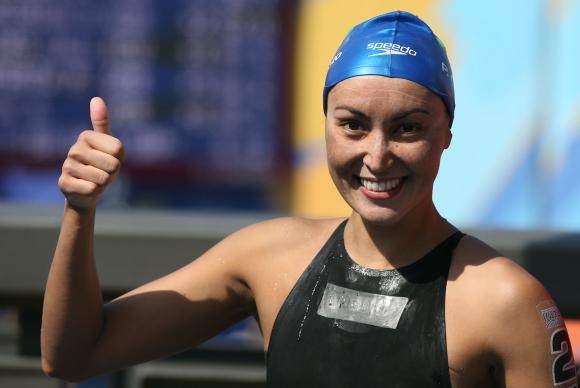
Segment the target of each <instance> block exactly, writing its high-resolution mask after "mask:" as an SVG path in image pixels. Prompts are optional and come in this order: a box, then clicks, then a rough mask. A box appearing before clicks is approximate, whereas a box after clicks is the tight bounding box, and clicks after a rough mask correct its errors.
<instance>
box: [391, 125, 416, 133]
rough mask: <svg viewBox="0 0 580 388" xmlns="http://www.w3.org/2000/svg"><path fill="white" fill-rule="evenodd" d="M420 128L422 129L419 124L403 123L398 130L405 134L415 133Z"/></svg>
mask: <svg viewBox="0 0 580 388" xmlns="http://www.w3.org/2000/svg"><path fill="white" fill-rule="evenodd" d="M419 130H421V128H420V127H419V126H418V125H417V124H402V125H400V126H399V128H398V129H397V131H398V132H399V133H403V134H406V133H415V132H418V131H419Z"/></svg>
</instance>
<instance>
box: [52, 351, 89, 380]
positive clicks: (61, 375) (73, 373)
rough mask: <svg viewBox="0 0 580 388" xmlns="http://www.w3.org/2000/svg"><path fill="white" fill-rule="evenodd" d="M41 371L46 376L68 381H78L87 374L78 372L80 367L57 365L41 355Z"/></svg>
mask: <svg viewBox="0 0 580 388" xmlns="http://www.w3.org/2000/svg"><path fill="white" fill-rule="evenodd" d="M41 368H42V372H43V373H44V374H45V375H47V376H48V377H52V378H55V379H59V380H64V381H66V382H69V383H78V382H80V381H82V380H84V379H86V378H87V377H88V376H83V374H82V373H79V372H80V368H75V367H70V366H68V367H67V366H64V365H59V364H58V363H55V362H53V361H50V360H48V359H46V358H45V357H42V359H41Z"/></svg>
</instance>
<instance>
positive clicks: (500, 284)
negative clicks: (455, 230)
mask: <svg viewBox="0 0 580 388" xmlns="http://www.w3.org/2000/svg"><path fill="white" fill-rule="evenodd" d="M449 278H450V280H451V281H457V282H458V283H461V284H462V285H463V286H465V287H469V288H472V289H474V291H476V292H477V294H479V295H480V298H490V299H489V300H488V301H487V303H486V304H487V305H489V306H490V307H493V308H498V309H501V308H504V307H507V306H510V307H511V308H513V307H514V305H513V303H514V302H516V301H517V302H519V303H518V304H521V303H524V304H525V303H528V302H532V303H533V302H534V301H536V300H537V299H546V298H549V297H550V296H549V294H548V292H547V291H546V289H545V288H544V286H543V285H542V284H541V283H540V282H539V281H538V280H537V279H536V278H534V277H533V276H532V275H531V274H530V273H528V272H527V271H526V270H525V269H524V268H522V267H521V266H520V265H519V264H517V263H516V262H515V261H513V260H511V259H509V258H507V257H505V256H503V255H501V254H500V253H499V252H497V251H496V250H495V249H494V248H492V247H490V246H489V245H487V244H486V243H484V242H483V241H481V240H479V239H477V238H475V237H473V236H469V235H467V236H465V237H464V238H463V239H462V240H461V241H460V243H459V244H458V246H457V248H456V250H455V252H454V257H453V264H452V267H451V269H450V273H449Z"/></svg>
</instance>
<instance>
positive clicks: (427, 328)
mask: <svg viewBox="0 0 580 388" xmlns="http://www.w3.org/2000/svg"><path fill="white" fill-rule="evenodd" d="M307 266H308V263H302V265H300V266H296V265H295V266H287V267H278V270H277V271H275V272H271V273H270V274H269V276H265V277H263V278H262V279H260V280H259V281H257V282H256V287H255V301H256V305H257V310H258V316H259V320H260V323H261V328H262V333H263V336H264V349H265V350H266V351H267V350H268V349H269V346H270V343H271V338H272V331H273V328H274V324H275V322H276V318H277V317H278V315H279V314H280V312H281V311H282V310H284V308H285V304H287V303H288V298H289V296H290V294H291V293H292V292H293V288H294V287H295V285H296V283H297V282H298V280H299V278H300V277H301V276H302V274H303V273H304V271H305V269H306V267H307ZM387 283H389V284H391V285H393V284H394V283H396V281H395V280H394V279H391V280H386V279H384V281H383V284H387ZM447 283H449V282H447ZM327 284H328V283H324V284H319V286H320V287H324V289H325V290H326V288H327ZM331 284H332V283H331ZM331 290H332V289H331ZM425 290H426V292H432V291H433V289H432V288H429V287H427V288H425ZM444 290H446V293H445V294H444V295H443V298H444V300H445V303H444V304H442V308H443V310H442V314H443V320H442V322H440V323H439V324H442V325H443V326H441V327H442V328H443V330H444V334H443V335H442V337H441V338H443V341H444V342H443V343H441V342H437V341H433V338H434V337H436V336H437V330H434V328H433V324H428V323H421V322H416V324H411V325H409V324H407V325H406V328H405V329H404V330H406V331H407V332H406V334H404V335H401V337H400V338H401V340H400V341H399V342H396V343H398V345H397V346H399V347H404V346H405V341H407V340H406V338H418V336H417V335H415V334H414V333H413V332H422V333H423V334H425V333H426V332H429V333H428V334H427V335H426V336H425V335H423V337H422V338H423V339H422V340H420V341H419V342H413V341H410V342H409V344H408V346H411V347H412V348H413V349H416V350H417V352H419V353H421V354H425V353H428V354H430V355H431V356H432V357H434V356H435V353H436V352H437V351H441V350H445V351H446V356H447V367H448V368H449V378H450V380H451V386H452V387H454V388H455V387H480V386H481V387H490V386H494V384H493V379H494V378H493V370H492V368H491V366H490V362H489V359H488V358H487V356H486V355H485V354H484V353H483V352H482V351H481V349H482V345H481V339H480V338H481V335H480V333H478V332H477V327H475V326H473V325H472V324H471V322H468V321H467V320H465V319H464V317H465V314H460V313H458V311H464V310H465V308H464V307H465V306H461V305H458V303H459V304H461V303H464V302H463V301H462V300H461V298H459V297H458V296H457V294H461V293H462V291H461V289H457V288H454V287H453V286H451V287H448V286H447V284H446V287H444ZM319 291H320V293H321V294H322V295H323V296H324V291H323V290H322V289H321V290H319ZM334 295H335V296H336V295H337V294H336V293H335V294H334ZM351 296H352V295H351ZM309 297H313V295H312V293H311V291H309V292H307V293H306V294H303V295H301V296H300V298H299V299H303V300H298V302H299V303H300V302H302V308H301V311H302V312H305V311H306V310H309V312H314V313H316V314H318V309H319V301H315V302H313V301H312V300H311V301H310V305H308V302H307V300H308V298H309ZM326 299H327V300H328V299H331V298H328V297H327V298H326ZM335 300H336V299H335ZM344 300H346V301H347V302H348V303H351V307H352V308H353V309H355V310H356V309H357V303H358V307H359V308H360V306H361V305H362V304H364V298H363V300H362V302H361V299H360V298H359V299H357V298H350V299H349V295H346V299H344V298H343V301H344ZM349 301H350V302H349ZM305 303H306V304H305ZM419 307H420V306H419ZM302 317H304V315H302ZM339 318H340V317H339ZM415 318H417V316H415ZM324 319H331V320H332V317H331V318H324ZM363 319H364V318H363ZM419 319H420V316H419ZM284 320H286V318H285V319H284ZM332 322H333V324H334V325H335V326H340V327H338V328H339V329H341V330H345V331H346V334H347V336H350V337H352V338H356V335H357V334H356V333H355V332H356V331H357V329H356V328H357V327H360V325H356V324H352V323H349V322H346V323H343V324H341V323H340V322H341V320H340V319H335V320H332ZM337 322H338V323H337ZM278 324H279V322H278V323H277V325H278ZM296 325H299V323H297V324H296ZM364 326H365V325H363V327H364ZM372 330H373V331H377V332H380V331H382V330H392V329H389V328H382V329H377V328H374V327H373V328H372ZM349 331H350V333H349ZM293 334H294V335H296V336H297V335H298V333H297V332H295V333H293ZM300 335H301V336H302V333H300ZM441 344H443V346H445V348H444V349H441ZM346 346H347V348H348V346H352V345H348V344H347V345H346ZM343 347H344V344H342V345H341V348H343ZM371 348H372V349H373V350H372V351H375V352H377V351H379V352H380V349H379V350H377V349H376V348H373V347H372V346H371ZM348 349H351V350H352V348H348ZM444 356H445V354H444V353H441V355H439V356H438V357H444Z"/></svg>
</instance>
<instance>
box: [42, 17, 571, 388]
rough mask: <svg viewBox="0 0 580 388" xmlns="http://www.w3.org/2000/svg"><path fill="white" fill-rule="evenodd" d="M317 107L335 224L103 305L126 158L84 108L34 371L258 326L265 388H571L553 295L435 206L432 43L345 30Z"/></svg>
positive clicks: (387, 26) (235, 246) (231, 246)
mask: <svg viewBox="0 0 580 388" xmlns="http://www.w3.org/2000/svg"><path fill="white" fill-rule="evenodd" d="M379 42H380V43H381V44H380V45H379V44H378V43H379ZM370 43H372V44H370ZM411 50H412V51H411ZM323 104H324V111H325V113H326V114H327V116H326V141H327V150H328V166H329V170H330V174H331V176H332V178H333V180H334V183H335V185H336V187H337V188H338V191H339V192H340V194H341V195H342V197H343V198H344V200H345V201H346V202H347V203H348V204H349V205H350V207H351V209H352V214H351V215H350V216H349V217H348V218H347V219H316V220H313V219H304V218H299V217H287V218H280V219H274V220H270V221H265V222H262V223H258V224H254V225H251V226H249V227H246V228H244V229H242V230H240V231H238V232H236V233H234V234H232V235H230V236H229V237H227V238H225V239H224V240H222V241H221V242H219V243H218V244H217V245H216V246H214V247H213V248H211V249H210V250H208V251H207V252H206V253H204V254H203V255H202V256H201V257H199V258H198V259H196V260H194V261H192V262H191V263H190V264H188V265H186V266H185V267H183V268H181V269H179V270H177V271H175V272H174V273H171V274H169V275H166V276H164V277H161V278H160V279H157V280H155V281H153V282H150V283H148V284H145V285H143V286H141V287H139V288H137V289H135V290H133V291H130V292H129V293H127V294H125V295H122V296H120V297H118V298H117V299H115V300H113V301H111V302H110V303H107V304H106V305H103V302H102V299H101V294H100V290H99V282H98V276H97V272H96V269H95V268H96V266H95V262H94V257H93V227H94V219H95V212H96V202H97V199H98V197H99V195H100V194H101V193H102V191H103V190H104V189H105V188H106V186H107V185H108V184H109V183H110V182H111V181H112V180H113V179H114V178H115V176H116V175H117V173H118V171H119V168H120V165H121V160H122V159H123V156H124V153H123V146H122V144H121V142H120V141H119V140H118V139H116V138H115V137H113V134H112V132H111V129H110V125H109V120H108V113H107V107H106V106H105V104H104V102H103V101H102V100H101V99H99V98H95V99H93V100H92V101H91V105H90V112H91V119H92V122H93V128H94V131H85V132H83V133H82V134H81V135H80V136H79V139H78V141H77V143H76V144H75V145H73V147H72V148H71V150H70V152H69V154H68V156H67V159H66V160H65V162H64V165H63V173H62V176H61V178H60V180H59V185H60V188H61V190H62V192H63V193H64V195H65V197H66V206H65V210H64V216H63V221H62V226H61V233H60V236H59V241H58V245H57V248H56V252H55V255H54V259H53V263H52V267H51V270H50V274H49V279H48V282H47V287H46V292H45V305H44V312H43V330H42V351H43V367H44V369H45V371H46V372H47V373H49V374H51V375H55V376H61V377H64V378H66V379H71V380H78V379H82V378H84V377H86V376H90V375H94V374H98V373H101V372H103V371H108V370H113V369H117V368H121V367H124V366H127V365H132V364H135V363H138V362H142V361H145V360H149V359H153V358H158V357H162V356H165V355H168V354H172V353H175V352H178V351H181V350H183V349H186V348H188V347H192V346H195V345H197V344H199V343H201V342H203V341H205V340H206V339H208V338H210V337H211V336H213V335H215V334H217V333H218V332H220V331H221V330H223V329H225V328H226V327H228V326H230V325H232V324H233V323H235V322H237V321H239V320H241V319H242V318H244V317H246V316H248V315H254V316H255V317H256V319H258V320H259V323H260V327H261V329H262V334H263V337H264V350H265V351H266V352H267V356H268V357H267V364H268V384H269V386H271V387H277V388H280V387H299V386H307V387H348V388H353V387H374V386H392V387H454V388H458V387H469V388H478V387H530V386H541V387H548V386H558V387H575V386H577V385H576V384H577V383H576V378H575V369H574V364H573V355H572V352H571V345H570V341H569V339H568V336H567V332H566V328H565V324H564V321H563V320H562V319H561V317H560V313H559V311H558V308H557V307H556V305H555V303H554V302H553V300H552V299H551V297H550V295H549V294H548V292H547V291H546V290H545V289H544V287H543V286H542V285H541V284H540V283H539V282H538V281H537V280H536V279H534V278H533V277H532V276H530V275H529V274H528V273H526V272H525V271H524V270H523V269H522V268H520V267H519V266H517V265H516V264H515V263H514V262H512V261H511V260H509V259H507V258H505V257H502V256H501V255H499V254H498V253H497V252H496V251H495V250H494V249H492V248H490V247H489V246H487V245H485V244H484V243H483V242H481V241H479V240H477V239H475V238H473V237H471V236H465V234H463V233H462V232H460V231H459V230H457V228H455V227H454V226H453V225H451V224H450V223H449V222H447V220H446V219H445V218H443V217H442V216H441V215H440V214H439V212H438V211H437V209H436V208H435V206H434V204H433V200H432V190H433V182H434V180H435V178H436V176H437V171H438V168H439V163H440V159H441V155H442V153H443V152H444V150H445V149H446V148H447V147H449V146H450V142H451V131H450V126H451V123H452V122H453V117H454V107H455V103H454V94H453V82H452V78H451V67H450V65H449V63H448V60H447V57H446V54H445V49H444V47H443V46H442V44H441V43H440V42H439V40H438V39H437V38H436V36H435V35H434V34H433V32H432V31H431V29H430V28H429V27H428V26H427V25H426V24H425V23H424V22H422V21H421V20H420V19H419V18H417V17H416V16H414V15H411V14H409V13H406V12H402V11H397V12H392V13H389V14H385V15H381V16H378V17H375V18H373V19H370V20H368V21H366V22H364V23H362V24H361V25H359V26H356V27H355V28H353V29H352V30H351V32H350V34H349V35H348V36H347V38H346V39H345V40H344V42H343V44H342V46H341V48H340V49H339V51H338V53H337V54H336V55H335V56H334V60H333V62H332V65H331V67H330V69H329V73H328V77H327V83H326V86H325V89H324V100H323ZM452 194H453V193H451V194H450V195H452Z"/></svg>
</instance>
